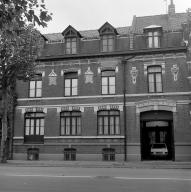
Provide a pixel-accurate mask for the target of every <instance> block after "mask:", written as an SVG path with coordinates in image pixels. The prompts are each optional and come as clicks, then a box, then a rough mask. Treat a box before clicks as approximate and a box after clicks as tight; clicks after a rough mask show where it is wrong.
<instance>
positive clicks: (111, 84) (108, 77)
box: [101, 70, 115, 95]
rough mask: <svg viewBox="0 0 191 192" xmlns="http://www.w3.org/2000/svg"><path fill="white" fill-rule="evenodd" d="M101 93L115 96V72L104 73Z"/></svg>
mask: <svg viewBox="0 0 191 192" xmlns="http://www.w3.org/2000/svg"><path fill="white" fill-rule="evenodd" d="M101 92H102V94H103V95H110V94H115V71H114V70H108V71H102V73H101Z"/></svg>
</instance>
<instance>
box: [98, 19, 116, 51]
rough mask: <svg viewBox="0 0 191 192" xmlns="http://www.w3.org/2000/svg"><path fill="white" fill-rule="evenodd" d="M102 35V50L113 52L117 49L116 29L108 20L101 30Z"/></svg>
mask: <svg viewBox="0 0 191 192" xmlns="http://www.w3.org/2000/svg"><path fill="white" fill-rule="evenodd" d="M98 31H99V34H100V36H101V44H100V45H101V51H102V52H111V51H114V50H115V38H116V35H117V34H118V33H117V31H116V29H115V28H114V27H113V26H112V25H110V24H109V23H108V22H106V23H105V24H104V25H103V26H102V27H101V28H100V29H99V30H98Z"/></svg>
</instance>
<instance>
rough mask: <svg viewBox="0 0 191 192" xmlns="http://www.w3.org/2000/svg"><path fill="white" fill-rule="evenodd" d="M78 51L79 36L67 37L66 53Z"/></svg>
mask: <svg viewBox="0 0 191 192" xmlns="http://www.w3.org/2000/svg"><path fill="white" fill-rule="evenodd" d="M76 53H77V38H66V54H76Z"/></svg>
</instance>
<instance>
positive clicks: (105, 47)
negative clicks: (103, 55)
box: [101, 34, 115, 52]
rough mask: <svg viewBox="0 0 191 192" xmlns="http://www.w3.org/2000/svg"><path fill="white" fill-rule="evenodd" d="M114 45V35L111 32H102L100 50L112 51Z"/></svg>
mask: <svg viewBox="0 0 191 192" xmlns="http://www.w3.org/2000/svg"><path fill="white" fill-rule="evenodd" d="M104 42H106V43H104ZM110 43H111V44H110ZM114 47H115V36H114V35H113V34H103V35H102V36H101V51H102V52H112V51H114Z"/></svg>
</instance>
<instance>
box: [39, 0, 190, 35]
mask: <svg viewBox="0 0 191 192" xmlns="http://www.w3.org/2000/svg"><path fill="white" fill-rule="evenodd" d="M166 1H167V3H168V4H170V0H166ZM166 1H165V0H45V4H46V7H47V9H48V10H49V12H51V13H52V14H53V15H52V21H50V22H49V23H48V27H46V28H39V30H40V32H41V33H42V34H47V33H61V32H62V31H64V29H66V27H67V26H68V25H72V26H73V27H74V28H75V29H76V30H78V31H82V30H91V29H99V28H100V27H101V26H102V25H103V24H104V23H105V22H106V21H107V22H109V23H110V24H111V25H113V26H114V27H125V26H130V25H131V22H132V19H133V16H134V15H136V16H147V15H158V14H166V8H167V6H166V5H167V3H166ZM174 4H175V9H176V12H186V10H187V9H188V8H191V0H174Z"/></svg>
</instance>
